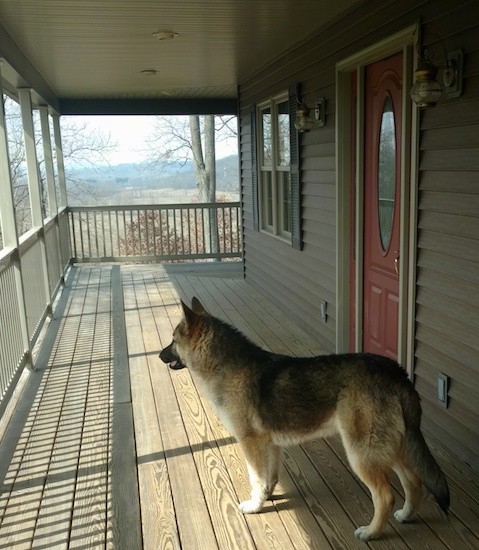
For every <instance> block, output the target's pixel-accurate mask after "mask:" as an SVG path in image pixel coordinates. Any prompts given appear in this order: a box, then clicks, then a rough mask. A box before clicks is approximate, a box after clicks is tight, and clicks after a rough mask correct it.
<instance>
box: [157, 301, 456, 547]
mask: <svg viewBox="0 0 479 550" xmlns="http://www.w3.org/2000/svg"><path fill="white" fill-rule="evenodd" d="M182 307H183V312H184V317H183V319H182V321H181V322H180V323H179V325H178V326H177V327H176V328H175V330H174V333H173V342H172V343H171V344H170V345H169V346H168V347H166V348H165V349H163V350H162V351H161V353H160V358H161V359H162V361H164V362H165V363H169V366H170V367H171V368H172V369H180V368H183V367H185V366H186V367H188V368H189V369H190V371H191V374H192V376H193V379H194V381H195V383H196V384H197V385H198V386H199V389H200V391H201V392H202V393H204V395H205V397H207V398H208V399H209V400H210V401H211V403H212V405H213V407H214V408H215V410H216V411H217V414H218V416H219V417H220V419H221V420H222V422H223V423H224V425H225V427H226V428H227V429H228V430H229V431H230V432H231V434H232V435H233V436H234V437H235V438H236V439H237V440H238V442H239V444H240V446H241V449H242V451H243V453H244V455H245V458H246V463H247V468H248V474H249V478H250V483H251V497H250V499H249V500H245V501H244V502H241V503H240V504H239V509H240V510H241V512H243V513H244V514H250V513H255V512H259V511H260V510H261V507H262V506H263V504H264V502H265V500H266V499H267V498H269V497H270V496H271V494H272V493H273V490H274V488H275V485H276V483H277V481H278V471H279V467H280V462H281V458H280V447H281V446H286V445H292V444H296V443H300V442H302V441H306V440H308V439H312V438H316V437H325V436H328V435H332V434H335V433H339V434H340V436H341V439H342V442H343V445H344V448H345V450H346V453H347V457H348V460H349V463H350V465H351V468H352V469H353V471H354V472H355V473H356V474H357V475H358V477H359V478H360V479H361V480H362V481H363V482H364V483H365V484H366V485H367V487H368V489H369V490H370V492H371V495H372V500H373V504H374V516H373V519H372V521H371V523H370V524H369V525H366V526H363V527H359V528H358V529H356V531H355V533H354V534H355V535H356V537H357V538H358V539H360V540H362V541H368V540H369V539H372V538H375V537H377V536H378V535H379V534H380V533H381V530H382V529H383V527H384V524H385V523H386V522H387V521H388V518H389V516H390V514H391V510H392V507H393V504H394V496H393V493H392V491H391V486H390V482H389V476H390V474H391V471H394V472H396V474H397V475H398V477H399V480H400V481H401V484H402V486H403V488H404V493H405V502H404V506H403V508H402V509H400V510H397V511H396V512H395V513H394V517H395V518H396V520H397V521H399V522H401V523H403V522H408V521H411V520H412V519H413V518H414V514H415V512H416V510H417V507H418V505H419V501H420V498H421V482H422V483H423V484H424V485H425V486H426V487H427V488H428V489H429V491H430V492H431V493H432V494H433V495H434V497H435V499H436V501H437V502H438V504H439V506H440V507H441V508H442V510H444V512H446V513H447V510H448V508H449V489H448V486H447V482H446V479H445V477H444V475H443V473H442V471H441V469H440V468H439V466H438V464H437V462H436V461H435V459H434V457H433V456H432V454H431V452H430V450H429V448H428V447H427V444H426V442H425V440H424V437H423V435H422V433H421V431H420V427H419V426H420V421H421V406H420V403H419V396H418V394H417V392H416V390H415V389H414V387H413V385H412V383H411V382H410V381H409V379H408V377H407V375H406V372H405V371H404V369H402V368H401V367H400V366H399V365H398V364H397V363H396V362H394V361H392V360H390V359H387V358H385V357H381V356H378V355H371V354H367V353H349V354H339V355H328V356H318V357H304V358H296V357H288V356H285V355H276V354H274V353H270V352H268V351H265V350H263V349H261V348H259V347H258V346H256V345H255V344H253V343H252V342H250V341H249V340H248V339H247V338H246V337H245V336H243V334H241V333H240V332H239V331H237V330H236V329H235V328H233V327H231V326H229V325H228V324H226V323H225V322H223V321H221V320H220V319H217V318H216V317H213V316H212V315H210V314H208V313H207V312H206V310H205V309H204V308H203V306H202V305H201V304H200V302H199V301H198V300H197V299H196V298H193V301H192V307H191V308H189V307H188V306H187V305H186V304H184V303H183V302H182Z"/></svg>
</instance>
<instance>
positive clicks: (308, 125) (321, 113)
mask: <svg viewBox="0 0 479 550" xmlns="http://www.w3.org/2000/svg"><path fill="white" fill-rule="evenodd" d="M315 120H316V125H317V126H324V123H325V122H326V114H325V101H324V97H320V98H319V99H318V101H317V102H316V104H315V106H314V119H313V117H312V116H311V108H310V107H308V106H307V105H306V103H305V102H304V101H301V103H300V104H299V105H298V108H297V109H296V119H295V121H294V127H295V128H296V130H298V132H299V133H305V132H309V131H310V130H311V129H312V128H313V126H314V125H315Z"/></svg>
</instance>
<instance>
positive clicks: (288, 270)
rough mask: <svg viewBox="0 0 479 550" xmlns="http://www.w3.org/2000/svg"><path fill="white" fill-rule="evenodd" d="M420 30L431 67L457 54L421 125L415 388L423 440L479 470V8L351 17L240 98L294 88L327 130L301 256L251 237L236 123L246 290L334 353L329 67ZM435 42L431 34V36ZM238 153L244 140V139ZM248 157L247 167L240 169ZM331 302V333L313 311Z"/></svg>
mask: <svg viewBox="0 0 479 550" xmlns="http://www.w3.org/2000/svg"><path fill="white" fill-rule="evenodd" d="M418 21H421V23H422V27H421V32H422V34H423V37H424V42H425V43H426V44H427V43H428V40H429V41H431V42H433V44H432V45H431V50H432V52H433V53H434V59H435V60H436V61H437V62H438V63H439V62H442V57H443V51H442V49H441V47H440V46H439V45H438V44H437V43H436V44H434V42H435V41H436V40H437V39H436V38H435V37H434V36H433V34H436V35H439V36H441V38H442V39H443V41H444V44H445V46H446V47H447V49H448V50H449V51H453V50H455V49H459V48H462V49H463V50H464V51H465V79H464V93H463V95H462V97H461V98H458V99H450V100H448V101H446V102H444V103H443V104H440V105H439V106H437V107H435V108H433V109H426V110H424V111H421V113H420V136H419V144H420V151H419V177H418V182H419V189H418V226H417V251H416V252H417V270H416V278H417V279H416V281H417V285H416V319H415V320H416V323H415V327H416V328H415V334H414V338H415V343H414V349H415V384H416V387H417V389H418V391H419V393H420V394H421V398H422V402H423V409H424V418H423V423H424V426H425V428H426V429H427V430H429V431H430V432H432V433H433V434H434V435H436V436H437V437H439V438H440V439H441V440H442V441H444V442H445V443H446V444H447V445H448V446H449V447H450V449H451V450H452V451H454V452H455V453H456V454H458V455H459V456H460V457H461V458H462V459H464V460H465V461H466V462H468V463H469V464H471V465H472V466H473V467H474V468H475V469H478V470H479V443H478V442H479V409H478V407H477V395H478V394H479V361H478V359H479V338H478V336H477V335H478V334H479V314H478V311H479V307H478V306H479V4H478V3H477V2H475V1H458V2H455V3H453V2H451V1H450V0H437V1H434V2H433V1H430V2H421V3H419V2H415V1H404V2H382V1H379V0H372V1H370V2H366V3H364V4H363V5H362V6H359V7H358V8H357V9H356V10H355V11H354V12H352V13H351V14H350V15H347V16H346V17H345V18H344V19H343V20H342V21H340V22H337V23H335V24H333V25H331V26H330V27H328V28H326V29H324V31H322V32H321V33H319V34H318V35H317V36H314V37H312V38H311V40H310V41H309V42H305V43H303V44H302V45H301V46H300V47H299V48H297V49H293V50H291V51H289V52H287V53H286V54H285V56H284V57H283V58H281V59H277V60H275V61H274V62H273V63H272V64H271V65H270V66H269V67H267V68H265V69H264V70H262V71H261V72H260V73H258V74H257V75H254V76H253V77H252V78H250V79H249V80H247V81H245V82H244V83H242V85H241V86H240V104H241V107H242V109H243V110H244V112H245V113H248V112H249V111H248V108H249V106H250V105H252V104H254V103H256V102H258V101H262V100H263V99H265V98H266V97H268V95H272V94H277V93H278V92H280V91H282V90H286V89H288V86H289V85H291V84H292V83H301V85H302V90H303V93H304V96H305V100H306V103H307V104H309V105H313V104H314V102H315V100H316V99H317V98H318V97H321V96H324V97H325V98H326V111H327V121H326V125H325V127H324V128H316V129H314V130H313V131H312V132H310V133H309V134H305V135H304V136H303V142H302V148H301V157H302V195H303V198H302V205H303V213H302V215H303V239H304V248H303V251H301V252H298V251H297V250H293V249H292V248H291V247H290V246H288V245H287V244H284V243H281V242H279V241H277V240H275V239H272V238H271V237H269V236H267V235H264V234H262V233H261V232H258V231H254V230H253V229H252V223H253V222H252V211H251V205H252V197H251V187H250V175H249V176H248V175H247V170H248V169H249V167H247V164H248V160H249V157H248V155H249V152H248V151H249V148H250V146H251V143H250V142H249V141H248V140H247V139H246V137H247V135H248V131H249V122H248V117H247V116H244V117H242V119H241V126H242V135H243V133H244V144H242V150H243V147H244V152H245V157H244V159H243V162H242V165H244V166H245V176H246V177H245V178H244V179H243V181H242V183H243V202H244V205H243V206H244V219H245V260H246V268H245V269H246V278H247V280H248V281H249V282H250V283H251V284H253V285H255V286H256V287H258V288H259V289H260V290H261V291H263V292H264V293H265V294H267V295H268V296H269V297H270V298H271V299H273V300H274V301H275V302H277V303H278V304H281V305H282V306H283V307H284V308H285V309H286V310H287V311H289V312H290V314H291V315H293V316H295V317H296V318H297V319H298V320H299V322H300V323H303V325H304V326H305V328H307V329H308V330H310V331H312V332H313V333H314V334H316V335H317V337H318V339H319V340H320V341H321V342H322V343H323V344H324V346H325V349H327V350H330V351H334V348H335V338H336V335H335V329H336V327H335V320H336V310H335V302H336V295H335V288H336V281H335V277H336V252H335V251H336V165H335V163H336V159H335V148H336V144H335V139H336V136H335V109H336V99H335V94H336V90H335V64H336V63H337V62H338V61H341V60H342V59H344V58H346V57H348V56H349V55H351V54H353V53H356V52H358V51H360V50H362V49H363V48H365V47H367V46H369V45H372V44H374V43H375V42H377V41H379V40H381V39H383V38H385V37H387V36H390V35H391V34H393V33H394V32H397V31H399V30H402V29H404V28H405V27H407V26H408V25H411V24H413V23H416V22H418ZM432 33H433V34H432ZM242 141H243V138H242ZM247 157H248V158H247ZM322 300H326V301H327V302H328V314H329V315H330V317H329V318H328V322H327V323H326V324H325V323H324V322H323V321H322V320H321V319H320V317H319V304H320V302H321V301H322ZM438 373H444V374H447V375H448V376H449V377H450V379H451V384H450V394H449V395H450V403H449V408H448V409H445V408H442V407H440V406H439V405H438V404H437V398H436V392H437V389H436V381H437V375H438Z"/></svg>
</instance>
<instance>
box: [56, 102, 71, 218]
mask: <svg viewBox="0 0 479 550" xmlns="http://www.w3.org/2000/svg"><path fill="white" fill-rule="evenodd" d="M52 120H53V134H54V137H55V150H56V153H57V170H58V183H59V188H60V189H59V190H60V201H59V205H58V206H59V208H60V209H62V208H66V206H68V198H67V187H66V181H65V164H64V162H63V147H62V135H61V131H60V116H59V115H58V114H56V113H55V114H53V115H52Z"/></svg>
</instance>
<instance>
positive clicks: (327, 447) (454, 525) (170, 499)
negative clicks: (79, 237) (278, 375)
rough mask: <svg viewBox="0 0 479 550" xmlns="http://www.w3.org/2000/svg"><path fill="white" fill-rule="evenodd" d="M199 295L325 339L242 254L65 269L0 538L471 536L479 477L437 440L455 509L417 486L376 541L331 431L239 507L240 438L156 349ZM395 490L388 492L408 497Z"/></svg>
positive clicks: (434, 542)
mask: <svg viewBox="0 0 479 550" xmlns="http://www.w3.org/2000/svg"><path fill="white" fill-rule="evenodd" d="M193 295H195V296H198V297H199V298H200V300H201V301H202V303H203V304H204V305H205V307H206V308H207V309H208V310H209V311H211V313H213V314H214V315H217V316H218V317H221V318H223V319H224V320H225V321H228V322H229V323H231V324H233V325H234V326H236V327H237V328H238V329H239V330H241V331H242V332H244V333H245V334H246V335H248V336H249V337H250V338H251V339H252V340H254V341H255V342H257V343H258V344H260V345H262V346H263V347H266V348H270V349H272V350H274V351H275V352H277V353H285V354H291V355H311V354H318V353H321V349H320V348H319V346H318V344H317V343H316V342H315V340H314V338H313V337H312V336H311V335H309V334H307V333H305V332H304V331H302V330H301V329H299V328H298V327H297V326H296V325H295V324H294V323H293V322H292V321H291V320H290V319H289V318H288V317H287V316H285V315H284V313H283V312H282V311H281V310H279V309H278V308H277V307H276V306H274V305H273V304H271V303H270V302H268V301H267V300H266V299H265V298H264V297H263V296H261V295H260V294H258V293H257V292H256V291H255V290H254V289H253V288H251V287H250V286H248V285H247V284H246V283H245V281H244V280H243V279H242V277H241V272H240V264H235V263H225V264H221V265H217V264H213V263H210V264H204V265H203V266H198V265H195V266H191V265H188V266H185V265H183V266H162V265H160V266H158V265H155V266H122V267H121V269H120V267H118V266H113V267H112V266H101V267H97V266H84V267H81V268H75V267H74V268H72V270H71V272H70V274H69V277H68V280H67V286H66V289H65V291H64V292H63V294H62V297H61V298H60V301H59V303H58V304H57V307H56V310H55V315H54V318H53V320H52V321H51V323H50V326H49V328H48V331H47V332H46V336H45V338H44V341H43V344H42V347H41V349H40V351H39V355H38V357H37V365H38V370H37V371H36V372H34V373H31V374H29V375H28V377H27V380H26V383H25V387H24V390H23V394H22V395H21V397H20V398H19V400H18V402H17V404H16V408H15V410H14V412H13V414H12V415H11V418H10V422H9V423H8V425H6V426H5V427H4V430H3V437H2V441H1V444H0V457H1V458H0V476H1V479H2V494H1V499H0V522H1V524H0V549H1V548H9V549H10V548H12V549H13V548H15V549H17V548H32V547H33V548H45V549H46V548H48V549H52V548H84V549H87V548H105V547H108V548H126V549H128V550H130V549H136V548H152V549H160V548H161V549H162V548H180V547H182V548H185V549H187V550H190V549H193V548H203V549H207V550H211V549H214V548H220V549H224V550H227V549H228V550H229V549H233V548H235V549H236V548H268V549H269V548H281V549H287V548H288V549H289V548H305V549H306V548H319V549H327V548H338V549H339V548H341V549H344V548H364V547H367V546H370V547H372V548H383V549H395V550H396V549H401V548H431V549H434V550H436V549H440V548H450V549H454V550H456V549H458V548H461V549H462V548H479V525H478V522H477V517H479V482H478V478H477V476H476V475H475V474H474V473H473V472H471V471H470V470H469V469H467V468H466V467H465V466H463V465H461V464H459V463H458V462H457V461H455V460H454V459H453V458H452V457H451V456H449V455H448V453H447V452H446V451H445V450H444V449H443V448H441V447H440V446H439V445H438V444H437V443H435V442H433V441H431V442H430V443H431V446H432V449H433V451H434V453H435V455H436V457H437V458H438V461H439V462H440V464H441V466H442V467H443V469H444V471H445V473H446V474H447V476H448V480H449V483H450V488H451V496H452V505H451V511H450V514H449V516H448V518H445V517H444V515H443V514H442V513H441V512H440V510H439V509H438V507H437V506H436V505H435V503H433V502H432V501H431V499H430V498H429V497H426V499H425V500H426V502H424V503H423V505H422V508H421V514H420V518H419V519H418V521H417V522H416V523H414V524H410V525H399V524H397V523H395V522H394V520H391V521H390V523H389V524H388V525H387V528H386V530H385V532H384V535H383V537H382V538H381V539H379V540H378V541H373V542H371V543H370V544H369V545H367V544H365V543H360V542H358V541H356V540H355V539H354V537H353V531H354V529H355V527H357V526H358V525H363V524H364V523H365V522H367V521H369V519H370V516H371V513H372V503H371V500H370V497H369V494H368V493H367V490H366V488H365V487H364V486H363V485H361V484H360V483H359V482H358V481H357V479H356V478H355V477H354V476H353V474H351V472H350V470H349V468H348V467H347V465H346V460H345V457H344V453H343V451H342V448H341V445H340V444H339V442H338V441H337V440H336V439H332V440H328V441H326V440H315V441H312V442H310V443H308V444H305V445H302V446H297V447H292V448H289V449H288V450H287V451H285V453H284V459H283V463H284V467H283V470H282V472H281V475H280V484H279V487H278V488H277V490H276V494H275V496H274V498H273V499H272V500H271V501H270V502H269V503H267V505H266V506H265V508H264V512H262V513H260V514H257V515H250V516H243V515H241V514H240V513H239V512H238V510H237V502H238V501H239V500H243V499H244V498H247V496H248V493H249V485H248V481H247V474H246V469H245V465H244V461H243V458H242V456H241V452H240V451H239V449H238V446H237V444H236V443H235V441H234V439H233V438H232V437H231V436H230V435H229V434H228V432H227V431H226V430H225V429H224V427H223V426H222V425H221V423H220V422H219V421H218V419H217V418H216V416H215V415H214V413H213V412H212V411H211V410H210V407H209V405H208V404H207V403H205V402H204V401H203V400H202V399H201V397H200V396H199V395H198V393H197V391H196V388H195V386H194V384H193V382H192V380H191V378H190V375H189V373H188V371H187V370H186V369H184V370H181V371H170V370H169V369H168V368H166V366H165V365H164V364H163V363H161V361H160V360H159V359H158V352H159V350H160V349H161V348H162V347H163V346H165V345H167V344H168V343H169V342H170V340H171V334H172V327H174V326H175V325H176V323H177V322H178V320H179V319H180V315H181V313H180V305H179V299H180V298H183V299H184V300H186V301H189V300H190V299H191V297H192V296H193ZM394 486H395V491H396V501H397V502H396V506H397V507H399V506H401V505H402V496H401V495H400V493H399V492H398V491H397V489H398V485H397V483H396V480H395V481H394Z"/></svg>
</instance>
